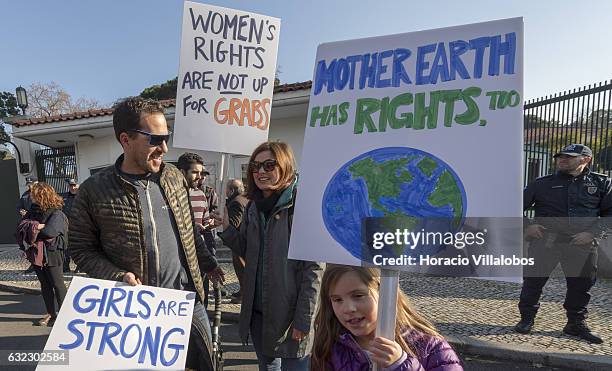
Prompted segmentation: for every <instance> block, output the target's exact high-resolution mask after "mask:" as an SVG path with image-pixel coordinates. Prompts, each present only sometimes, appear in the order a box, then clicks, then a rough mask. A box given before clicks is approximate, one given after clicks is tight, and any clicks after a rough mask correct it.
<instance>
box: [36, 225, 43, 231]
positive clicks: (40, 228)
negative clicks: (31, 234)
mask: <svg viewBox="0 0 612 371" xmlns="http://www.w3.org/2000/svg"><path fill="white" fill-rule="evenodd" d="M43 228H45V225H44V224H43V223H38V225H37V226H36V229H38V230H39V231H42V230H43Z"/></svg>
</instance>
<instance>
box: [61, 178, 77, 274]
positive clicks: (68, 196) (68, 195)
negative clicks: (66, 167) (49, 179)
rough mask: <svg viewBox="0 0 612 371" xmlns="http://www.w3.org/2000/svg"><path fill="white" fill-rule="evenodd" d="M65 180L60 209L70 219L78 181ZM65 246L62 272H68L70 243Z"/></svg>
mask: <svg viewBox="0 0 612 371" xmlns="http://www.w3.org/2000/svg"><path fill="white" fill-rule="evenodd" d="M65 181H66V183H68V192H64V193H62V198H63V199H64V208H63V209H62V211H63V212H64V214H65V215H66V216H67V217H68V221H70V210H72V204H73V203H74V199H75V198H76V195H77V193H78V192H79V182H77V180H76V179H74V178H69V179H65ZM67 247H68V249H66V251H65V252H64V273H68V272H70V245H68V246H67Z"/></svg>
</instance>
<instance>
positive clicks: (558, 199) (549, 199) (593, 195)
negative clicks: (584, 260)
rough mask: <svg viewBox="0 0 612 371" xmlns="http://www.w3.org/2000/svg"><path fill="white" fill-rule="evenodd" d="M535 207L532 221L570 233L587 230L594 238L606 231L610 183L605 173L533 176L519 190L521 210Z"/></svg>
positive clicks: (610, 209) (611, 200)
mask: <svg viewBox="0 0 612 371" xmlns="http://www.w3.org/2000/svg"><path fill="white" fill-rule="evenodd" d="M532 206H533V207H534V209H535V219H534V222H535V223H537V224H542V225H544V226H545V227H547V228H548V229H550V230H552V231H554V232H557V233H560V234H564V235H568V236H569V235H572V234H575V233H579V232H585V231H587V232H591V233H593V235H594V236H595V237H596V238H598V237H602V235H603V234H604V233H605V232H606V231H607V230H608V224H609V222H607V218H606V219H605V220H604V219H600V218H598V217H609V216H612V182H611V181H610V178H609V177H608V176H607V175H605V174H600V173H596V172H592V171H590V170H589V169H588V168H585V169H584V171H583V172H582V173H581V174H580V175H578V176H577V177H574V176H572V175H569V174H565V173H560V172H557V173H555V174H551V175H546V176H543V177H541V178H538V179H536V180H535V181H534V182H532V183H531V184H529V185H528V186H527V187H526V188H525V191H524V193H523V209H524V210H527V209H529V208H530V207H532Z"/></svg>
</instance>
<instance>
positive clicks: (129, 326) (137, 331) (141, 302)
mask: <svg viewBox="0 0 612 371" xmlns="http://www.w3.org/2000/svg"><path fill="white" fill-rule="evenodd" d="M194 303H195V293H192V292H188V291H179V290H171V289H164V288H159V287H152V286H129V285H126V284H124V283H120V282H114V281H106V280H98V279H93V278H84V277H74V278H73V279H72V283H71V284H70V289H69V290H68V293H67V295H66V298H65V299H64V303H63V305H62V308H61V309H60V313H59V315H58V317H57V320H56V322H55V324H54V325H53V330H52V331H51V335H50V336H49V339H48V340H47V344H46V345H45V350H68V351H69V365H68V366H51V365H44V366H43V365H39V366H38V367H37V370H48V369H57V370H60V369H61V370H65V369H68V370H139V369H142V370H184V369H185V361H186V359H187V358H186V357H187V347H188V344H189V333H190V330H191V316H192V313H193V306H194Z"/></svg>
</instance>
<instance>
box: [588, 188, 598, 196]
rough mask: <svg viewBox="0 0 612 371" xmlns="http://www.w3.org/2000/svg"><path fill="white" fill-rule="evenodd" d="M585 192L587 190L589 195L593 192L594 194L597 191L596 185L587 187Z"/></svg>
mask: <svg viewBox="0 0 612 371" xmlns="http://www.w3.org/2000/svg"><path fill="white" fill-rule="evenodd" d="M587 192H588V193H589V194H590V195H594V194H595V192H597V187H587Z"/></svg>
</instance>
